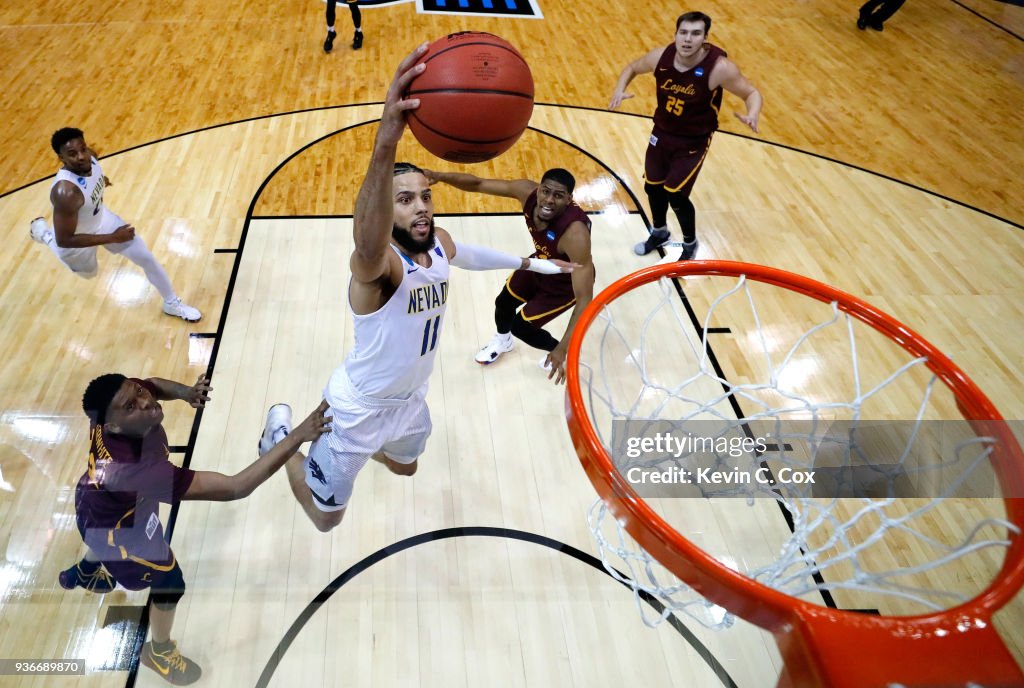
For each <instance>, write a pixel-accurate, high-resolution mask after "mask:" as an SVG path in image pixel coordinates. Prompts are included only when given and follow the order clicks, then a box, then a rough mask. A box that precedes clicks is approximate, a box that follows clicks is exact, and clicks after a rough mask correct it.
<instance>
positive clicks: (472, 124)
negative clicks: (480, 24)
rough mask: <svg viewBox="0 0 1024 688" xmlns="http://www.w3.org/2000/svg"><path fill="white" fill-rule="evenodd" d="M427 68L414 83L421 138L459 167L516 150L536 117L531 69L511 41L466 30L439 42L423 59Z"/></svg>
mask: <svg viewBox="0 0 1024 688" xmlns="http://www.w3.org/2000/svg"><path fill="white" fill-rule="evenodd" d="M420 62H425V63H426V64H427V68H426V70H425V71H424V72H423V73H422V74H420V75H419V76H418V77H416V79H414V80H413V82H412V83H411V84H410V85H409V90H408V91H407V92H406V94H405V97H406V98H419V101H420V106H419V107H418V108H417V109H415V110H411V111H410V112H409V117H408V122H409V129H411V130H412V133H413V135H414V136H415V137H416V140H417V141H419V142H420V144H421V145H422V146H423V147H424V148H426V149H427V150H428V151H430V152H431V153H433V154H434V155H436V156H437V157H439V158H443V159H445V160H448V161H449V162H457V163H473V162H483V161H485V160H490V159H491V158H493V157H496V156H498V155H501V154H502V153H504V152H505V151H507V150H508V149H509V148H511V147H512V144H514V143H515V142H516V141H517V140H519V137H520V136H522V134H523V131H524V130H525V129H526V125H527V124H528V123H529V122H530V115H531V114H532V113H533V75H532V74H530V66H529V65H528V64H526V60H524V59H523V56H522V55H520V54H519V51H518V50H516V49H515V48H514V47H513V46H512V45H511V44H510V43H509V42H508V41H506V40H505V39H503V38H499V37H498V36H495V35H493V34H489V33H483V32H479V31H465V32H461V33H453V34H449V35H447V36H445V37H443V38H439V39H437V40H436V41H434V42H433V43H431V44H430V46H429V47H428V48H427V52H426V53H425V54H424V55H423V57H421V58H420Z"/></svg>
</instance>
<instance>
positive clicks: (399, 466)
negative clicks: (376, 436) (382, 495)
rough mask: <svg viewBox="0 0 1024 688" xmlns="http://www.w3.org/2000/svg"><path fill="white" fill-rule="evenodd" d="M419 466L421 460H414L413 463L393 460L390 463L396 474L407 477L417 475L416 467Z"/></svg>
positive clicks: (392, 470)
mask: <svg viewBox="0 0 1024 688" xmlns="http://www.w3.org/2000/svg"><path fill="white" fill-rule="evenodd" d="M419 467H420V462H419V461H413V462H412V463H398V462H397V461H391V462H390V465H389V468H390V469H391V472H392V473H394V474H395V475H402V476H405V477H407V478H408V477H411V476H414V475H416V469H418V468H419Z"/></svg>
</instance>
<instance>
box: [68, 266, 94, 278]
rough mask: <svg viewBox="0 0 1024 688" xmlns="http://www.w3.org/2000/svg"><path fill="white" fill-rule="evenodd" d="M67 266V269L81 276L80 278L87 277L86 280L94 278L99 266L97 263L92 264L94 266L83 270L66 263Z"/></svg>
mask: <svg viewBox="0 0 1024 688" xmlns="http://www.w3.org/2000/svg"><path fill="white" fill-rule="evenodd" d="M65 265H67V263H65ZM67 267H68V270H70V271H71V272H73V273H74V274H75V275H77V276H78V277H81V278H82V279H87V280H91V279H93V278H95V277H96V275H98V274H99V273H100V268H99V266H98V265H94V266H92V267H90V268H87V269H85V270H78V269H76V268H73V267H71V266H70V265H68V266H67Z"/></svg>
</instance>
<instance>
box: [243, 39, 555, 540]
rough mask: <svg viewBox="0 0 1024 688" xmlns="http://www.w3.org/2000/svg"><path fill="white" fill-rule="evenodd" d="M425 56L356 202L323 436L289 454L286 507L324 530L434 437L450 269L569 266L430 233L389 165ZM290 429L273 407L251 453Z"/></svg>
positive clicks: (405, 65) (412, 463) (409, 72)
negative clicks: (375, 466) (363, 487)
mask: <svg viewBox="0 0 1024 688" xmlns="http://www.w3.org/2000/svg"><path fill="white" fill-rule="evenodd" d="M426 49H427V44H426V43H424V44H423V45H421V46H420V47H419V48H417V49H416V50H415V51H414V52H413V53H412V54H410V55H409V56H408V57H406V58H405V60H403V61H402V63H401V65H400V66H399V68H398V71H397V72H396V74H395V77H394V80H393V81H392V82H391V86H390V88H389V89H388V93H387V97H386V99H385V101H384V111H383V113H382V114H381V120H380V125H379V126H378V128H377V136H376V139H375V140H374V144H373V151H372V153H371V155H370V164H369V168H368V169H367V171H366V177H365V179H364V180H363V184H362V186H361V187H360V189H359V195H358V196H357V198H356V206H355V215H354V217H353V235H354V239H355V250H354V251H353V252H352V256H351V258H350V259H349V268H350V270H351V277H350V279H349V285H348V301H349V305H350V307H351V309H352V319H353V321H354V332H355V347H354V348H353V350H352V351H351V353H349V355H348V357H347V358H346V360H345V362H344V363H343V364H342V365H341V366H339V367H338V368H337V369H336V370H335V371H334V373H333V374H332V375H331V378H330V380H328V382H327V388H326V390H325V392H324V394H325V397H324V398H325V399H327V401H328V403H329V404H330V408H331V411H330V415H331V417H332V418H333V423H332V430H331V432H330V434H328V435H325V436H324V437H321V438H320V439H318V440H317V441H316V442H314V443H313V445H312V446H311V447H310V449H309V457H308V458H306V457H304V456H303V455H302V454H300V453H296V454H295V456H294V457H293V458H292V459H291V460H289V461H288V464H287V467H286V470H287V471H288V479H289V482H290V484H291V488H292V492H293V493H294V495H295V498H296V499H297V500H298V501H299V504H301V505H302V508H303V510H304V511H305V512H306V514H307V515H308V516H309V518H310V520H312V521H313V523H314V525H315V526H316V527H317V529H318V530H320V531H323V532H327V531H329V530H331V529H332V528H334V527H335V526H337V525H338V524H339V523H341V520H342V517H343V516H344V515H345V509H346V507H347V506H348V503H349V498H350V497H351V496H352V486H353V484H354V482H355V479H356V475H357V474H358V473H359V471H360V470H361V469H362V468H363V466H365V465H366V463H367V461H369V460H370V459H371V458H372V459H374V460H376V461H379V462H381V463H383V464H385V465H386V466H387V468H388V469H389V470H390V471H391V472H392V473H395V474H398V475H404V476H411V475H413V474H414V473H415V472H416V468H417V458H418V457H419V456H420V454H422V453H423V450H424V447H425V446H426V443H427V438H428V437H429V436H430V431H431V422H430V411H429V409H428V408H427V405H426V402H425V398H426V394H427V381H428V379H429V378H430V373H431V371H432V370H433V368H434V356H435V354H436V353H437V346H438V343H439V342H440V339H441V328H442V325H443V321H444V315H445V307H446V304H447V301H448V271H449V265H454V266H456V267H460V268H463V269H467V270H501V269H505V270H510V269H515V268H522V269H528V270H533V271H535V272H541V273H544V274H558V273H561V272H569V271H571V270H572V269H573V267H574V266H573V265H572V264H569V263H565V262H563V261H558V260H542V259H538V258H517V257H515V256H510V255H508V254H505V253H501V252H499V251H494V250H492V249H489V248H486V247H482V246H473V245H470V244H463V243H459V242H456V241H455V240H454V239H453V238H452V236H451V235H450V234H449V233H448V232H446V231H445V230H443V229H441V228H440V227H435V226H434V217H433V216H434V205H433V201H432V200H431V194H430V185H429V183H428V182H427V177H426V176H425V175H424V174H423V171H422V170H420V169H419V168H418V167H415V166H414V165H411V164H409V163H401V162H400V163H396V162H395V153H396V149H397V147H398V142H399V140H400V139H401V138H402V133H403V132H404V131H405V126H406V111H408V110H412V109H414V108H416V107H418V106H419V100H417V99H409V100H403V99H402V93H404V92H405V91H406V89H407V87H408V85H409V82H411V81H412V79H413V78H414V77H416V76H418V75H419V74H421V73H422V72H423V70H424V69H426V68H427V66H426V65H424V64H420V65H416V66H413V65H414V63H415V61H416V59H417V58H418V57H420V56H421V55H422V54H423V53H424V52H425V51H426ZM290 425H291V410H290V409H289V408H288V406H287V405H285V404H276V405H274V406H272V407H271V408H270V411H269V412H268V413H267V424H266V427H265V428H264V431H263V436H262V437H261V438H260V451H261V452H267V451H270V450H271V448H272V447H273V446H275V443H276V442H279V441H282V438H284V437H286V436H288V433H289V431H290Z"/></svg>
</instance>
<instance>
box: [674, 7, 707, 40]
mask: <svg viewBox="0 0 1024 688" xmlns="http://www.w3.org/2000/svg"><path fill="white" fill-rule="evenodd" d="M697 21H699V22H704V35H705V36H707V35H708V34H709V33H710V32H711V17H709V16H708V15H706V14H704V13H703V12H684V13H683V14H680V15H679V19H676V31H678V30H679V25H680V24H682V23H683V22H697Z"/></svg>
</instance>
